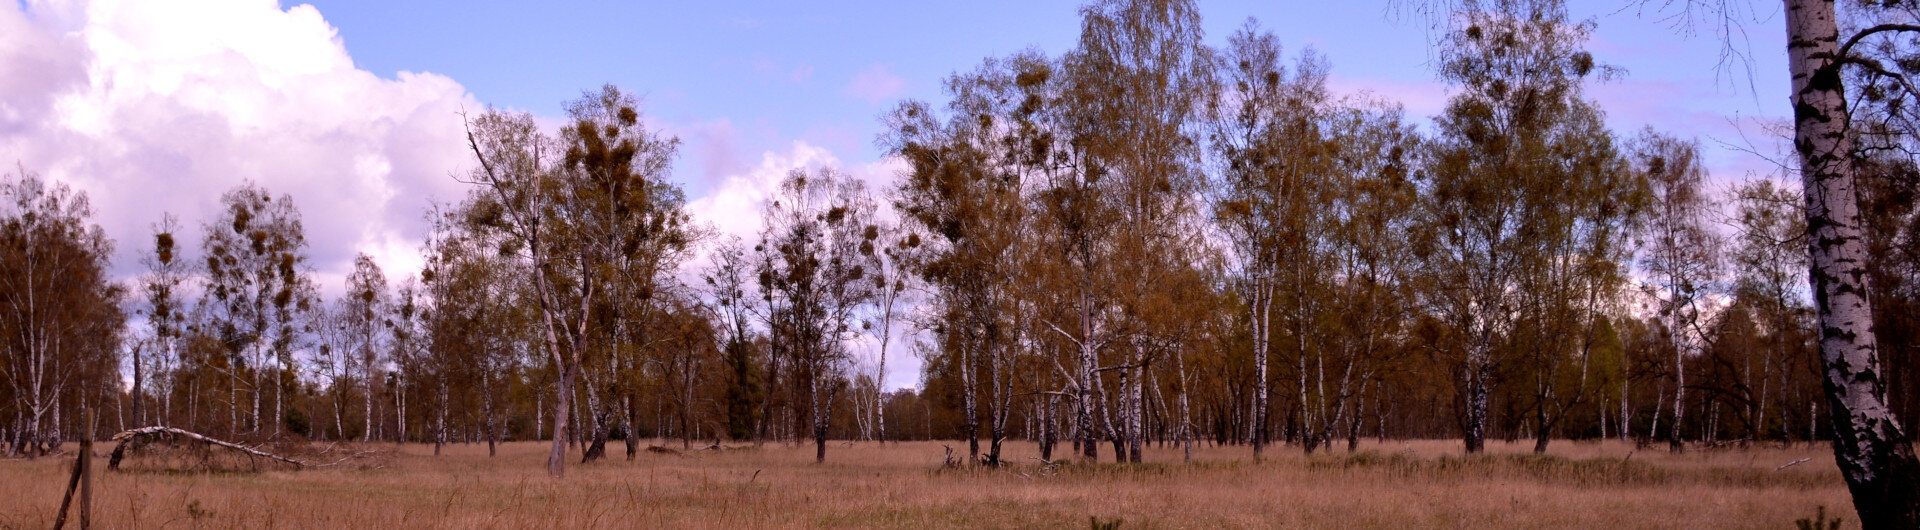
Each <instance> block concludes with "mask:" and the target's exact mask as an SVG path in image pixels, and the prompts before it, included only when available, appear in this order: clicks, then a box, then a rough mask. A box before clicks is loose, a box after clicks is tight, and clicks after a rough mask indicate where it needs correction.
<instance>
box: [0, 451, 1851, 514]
mask: <svg viewBox="0 0 1920 530" xmlns="http://www.w3.org/2000/svg"><path fill="white" fill-rule="evenodd" d="M941 445H942V444H940V443H936V442H921V443H904V444H889V445H886V446H884V447H882V446H879V445H876V444H872V443H862V444H854V445H851V446H849V445H846V444H844V443H835V444H834V445H833V446H832V447H831V448H830V450H829V453H828V461H827V462H826V463H825V464H814V463H812V448H811V447H810V446H792V447H788V446H784V445H780V444H768V445H766V446H763V447H759V448H752V447H748V448H743V449H733V450H726V451H701V450H694V451H690V452H684V453H682V452H674V451H662V452H652V451H649V452H643V453H642V454H641V455H640V457H639V458H638V459H637V460H635V461H633V462H628V461H625V460H623V459H622V458H621V457H620V456H619V455H616V456H614V457H613V459H612V460H609V461H605V462H600V463H595V464H589V465H584V466H579V465H576V466H573V467H571V468H570V469H569V470H568V476H567V478H566V479H563V480H554V479H550V478H547V477H546V476H545V472H544V467H543V466H542V462H543V461H544V457H545V447H546V446H544V445H543V444H539V443H515V444H508V445H507V446H506V447H505V448H503V450H502V451H501V456H500V457H498V458H491V459H490V458H488V457H487V456H486V449H485V447H483V446H455V447H450V448H449V449H448V450H447V451H446V454H444V455H443V456H440V457H434V456H432V455H431V448H429V447H423V446H408V447H404V448H402V449H401V450H400V453H399V454H398V455H393V456H391V457H387V458H385V459H383V460H382V461H381V463H380V465H376V466H339V467H334V468H326V469H318V470H307V471H290V470H282V469H273V468H263V469H262V470H261V471H257V472H222V473H204V472H155V471H150V470H147V471H134V472H123V473H107V474H103V475H102V476H100V477H98V482H96V483H95V488H96V489H95V493H94V496H95V500H94V503H95V514H94V520H95V521H97V522H99V523H101V524H102V525H103V527H111V528H132V527H155V526H163V527H212V528H282V527H301V528H305V527H333V528H338V527H352V528H475V527H498V528H541V527H561V526H565V527H576V528H577V527H590V528H619V527H625V528H633V527H639V528H665V527H672V528H760V527H817V526H832V527H849V526H851V527H895V528H932V527H969V528H981V527H986V528H995V527H997V528H1016V527H1018V528H1030V527H1041V528H1086V527H1087V525H1088V524H1089V521H1090V520H1095V519H1097V520H1098V521H1101V522H1111V521H1114V520H1119V521H1123V522H1124V524H1123V525H1122V528H1221V527H1229V528H1232V527H1242V528H1267V527H1293V528H1354V527H1362V528H1366V527H1373V528H1408V527H1437V528H1458V527H1522V528H1783V527H1786V528H1790V527H1792V526H1793V524H1794V521H1795V520H1796V519H1800V518H1805V517H1806V516H1807V514H1810V513H1814V511H1815V510H1816V507H1817V506H1828V507H1832V506H1849V503H1848V497H1847V494H1846V491H1845V487H1844V485H1843V484H1842V482H1841V481H1840V478H1839V475H1838V473H1837V472H1836V471H1834V467H1833V464H1832V460H1831V456H1830V455H1828V454H1827V451H1826V450H1825V449H1824V446H1815V447H1794V448H1777V447H1776V448H1755V449H1740V450H1719V451H1708V450H1700V451H1693V452H1689V453H1687V454H1683V455H1670V454H1667V453H1665V452H1663V451H1662V452H1647V451H1642V452H1638V453H1635V452H1633V450H1632V447H1631V446H1630V445H1625V444H1618V443H1613V442H1607V443H1556V444H1555V445H1554V450H1553V451H1552V452H1551V453H1550V454H1548V455H1532V454H1528V453H1526V450H1527V449H1529V448H1530V447H1531V444H1530V443H1523V444H1514V445H1512V446H1507V445H1504V444H1500V443H1494V444H1492V446H1491V447H1490V449H1491V451H1490V453H1489V454H1485V455H1472V456H1462V455H1460V454H1459V451H1458V443H1457V442H1452V441H1411V442H1408V441H1396V442H1388V443H1385V444H1363V445H1362V447H1361V449H1362V450H1361V451H1360V452H1358V453H1353V454H1348V453H1345V452H1342V451H1335V452H1332V453H1323V454H1318V455H1313V456H1310V457H1309V456H1303V455H1300V454H1299V453H1298V452H1297V451H1289V450H1285V449H1281V450H1277V451H1275V452H1273V453H1271V454H1270V456H1269V457H1268V458H1266V459H1264V460H1262V461H1259V462H1254V461H1252V460H1250V459H1249V458H1248V451H1247V449H1245V448H1241V447H1223V448H1212V447H1208V448H1203V449H1199V450H1197V451H1196V452H1195V461H1194V462H1192V463H1183V462H1182V461H1181V459H1180V452H1179V451H1178V450H1177V449H1174V448H1172V447H1168V448H1165V449H1158V448H1150V449H1149V450H1148V452H1147V455H1146V456H1147V463H1144V464H1135V465H1126V464H1111V463H1097V464H1088V463H1077V462H1069V463H1060V464H1055V465H1043V464H1042V463H1040V462H1038V461H1037V459H1036V458H1034V457H1035V456H1037V455H1038V452H1037V450H1036V449H1035V448H1034V447H1033V446H1032V445H1029V444H1021V443H1014V444H1011V446H1010V449H1009V451H1008V452H1009V455H1008V460H1009V461H1010V462H1014V464H1012V465H1009V466H1006V467H1003V468H999V469H986V468H962V469H952V470H943V469H942V468H941V463H942V461H943V460H944V458H945V452H944V450H943V449H942V448H941ZM386 447H391V446H386ZM1799 458H1812V459H1813V461H1811V462H1807V463H1806V464H1803V465H1798V466H1794V467H1791V468H1788V469H1785V470H1779V471H1776V470H1775V468H1776V467H1778V466H1779V465H1781V464H1783V463H1786V462H1790V461H1793V460H1796V459H1799ZM65 465H68V464H66V463H64V459H58V458H46V459H41V460H37V461H6V462H0V484H5V485H6V487H5V491H9V492H11V494H9V495H0V527H26V528H32V527H44V526H46V525H48V524H50V523H51V521H52V518H53V511H54V508H55V507H57V506H58V504H59V500H60V499H59V495H60V487H61V486H63V485H64V482H62V481H61V479H62V478H64V477H62V476H61V473H62V472H63V466H65ZM1846 515H1850V514H1846ZM1843 517H1845V515H1843Z"/></svg>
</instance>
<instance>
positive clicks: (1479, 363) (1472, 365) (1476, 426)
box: [1461, 340, 1493, 453]
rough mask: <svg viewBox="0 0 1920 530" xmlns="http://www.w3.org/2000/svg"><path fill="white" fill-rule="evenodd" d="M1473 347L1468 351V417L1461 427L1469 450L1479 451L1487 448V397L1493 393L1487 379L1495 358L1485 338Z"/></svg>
mask: <svg viewBox="0 0 1920 530" xmlns="http://www.w3.org/2000/svg"><path fill="white" fill-rule="evenodd" d="M1472 348H1473V350H1472V351H1470V352H1468V353H1467V373H1466V378H1467V395H1466V400H1467V402H1466V407H1467V410H1466V413H1467V418H1466V424H1465V425H1462V426H1461V428H1462V430H1463V431H1464V432H1463V436H1462V437H1463V438H1464V439H1465V442H1466V446H1467V452H1468V453H1478V452H1482V451H1485V450H1486V449H1487V398H1488V395H1489V394H1491V389H1490V388H1488V384H1489V381H1487V379H1488V378H1490V377H1491V376H1492V374H1490V373H1489V372H1490V371H1491V370H1492V368H1493V366H1492V365H1493V360H1492V352H1490V351H1488V350H1489V348H1488V347H1487V345H1486V344H1485V341H1484V340H1476V341H1475V344H1474V345H1473V346H1472Z"/></svg>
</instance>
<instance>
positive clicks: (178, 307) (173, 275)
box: [133, 214, 187, 426]
mask: <svg viewBox="0 0 1920 530" xmlns="http://www.w3.org/2000/svg"><path fill="white" fill-rule="evenodd" d="M179 231H180V223H179V221H178V220H176V219H175V218H174V216H173V214H165V215H162V216H161V218H160V222H159V223H158V224H155V225H154V226H153V253H152V254H150V255H146V256H142V257H141V261H142V263H143V264H144V265H146V267H147V274H146V276H145V277H144V278H142V279H141V281H140V289H141V290H142V291H144V292H145V294H146V302H147V308H148V309H147V311H146V316H147V326H148V328H149V330H150V331H149V333H151V334H152V335H151V336H150V337H149V340H148V342H146V343H145V344H143V345H136V346H135V347H134V348H133V423H134V424H135V425H139V426H146V425H150V424H151V425H164V424H166V423H167V419H168V418H170V415H169V413H170V412H171V411H172V407H168V406H162V407H161V412H160V414H159V418H160V420H159V421H149V420H148V419H147V415H146V414H145V409H144V404H145V402H146V400H147V397H146V396H147V391H146V386H145V385H146V382H147V380H148V379H149V377H148V374H149V373H150V372H147V370H146V367H147V365H148V364H149V359H151V360H152V361H153V364H156V365H157V366H158V367H162V368H165V367H168V366H171V360H172V359H174V358H175V357H174V356H175V351H174V349H175V347H176V346H177V345H178V343H179V340H180V335H181V332H182V331H183V330H182V329H181V328H182V327H183V326H184V320H185V318H184V317H185V315H184V314H183V313H184V311H182V309H183V302H184V300H183V297H182V295H181V293H180V292H179V290H180V288H181V286H182V284H184V283H185V282H186V280H187V271H186V268H187V265H186V261H185V260H182V259H179V248H178V242H177V240H176V236H175V233H176V232H179ZM148 348H151V350H152V351H151V353H149V354H148V355H149V357H148V358H147V359H142V358H141V357H142V356H141V353H142V351H143V350H145V349H148ZM161 371H164V370H161ZM160 395H161V396H162V400H161V403H167V402H168V401H169V400H167V399H166V397H167V396H170V395H171V392H167V391H162V392H161V393H160Z"/></svg>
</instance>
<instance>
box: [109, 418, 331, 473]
mask: <svg viewBox="0 0 1920 530" xmlns="http://www.w3.org/2000/svg"><path fill="white" fill-rule="evenodd" d="M163 434H171V435H174V436H180V437H183V438H186V439H189V440H193V441H197V442H201V443H205V444H209V445H218V446H221V447H225V448H228V449H232V450H235V451H239V452H242V453H246V454H248V455H252V456H257V457H261V458H267V459H272V460H278V461H281V462H286V463H288V464H292V465H293V467H294V468H296V469H298V468H305V467H307V463H306V462H301V461H299V460H294V459H292V458H287V457H284V456H280V455H276V454H273V453H269V452H265V451H261V450H258V449H254V448H252V447H247V446H244V445H240V444H237V443H233V442H228V441H225V440H216V439H213V438H208V437H206V436H202V435H200V434H199V433H196V432H193V431H188V430H185V429H176V428H173V427H160V426H154V427H141V428H138V429H133V430H129V431H125V432H121V433H120V434H115V435H113V441H116V442H120V443H118V444H115V445H114V446H113V458H111V459H110V460H108V461H107V469H111V470H118V469H120V459H121V458H122V457H124V456H126V450H127V444H128V443H129V442H132V441H133V440H135V439H138V438H140V437H144V436H160V435H163Z"/></svg>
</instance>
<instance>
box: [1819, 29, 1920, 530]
mask: <svg viewBox="0 0 1920 530" xmlns="http://www.w3.org/2000/svg"><path fill="white" fill-rule="evenodd" d="M1786 11H1787V35H1788V38H1787V52H1788V57H1789V60H1788V62H1787V65H1788V69H1789V71H1790V72H1791V74H1792V78H1793V102H1794V147H1795V148H1796V150H1797V151H1798V152H1799V154H1800V159H1801V165H1800V167H1801V182H1802V184H1803V185H1804V186H1805V195H1806V201H1807V235H1808V238H1807V239H1808V250H1809V257H1810V260H1809V264H1810V265H1811V267H1810V269H1811V270H1810V271H1809V274H1808V275H1807V277H1808V279H1809V283H1811V285H1812V290H1813V297H1814V306H1815V311H1816V313H1817V316H1818V320H1819V330H1820V362H1821V365H1822V368H1823V371H1822V373H1823V375H1824V376H1825V377H1823V378H1822V379H1823V383H1824V385H1823V386H1824V387H1825V389H1826V394H1827V406H1828V409H1829V414H1828V417H1829V422H1830V423H1831V424H1832V426H1833V434H1834V436H1833V453H1834V460H1835V461H1836V462H1837V463H1838V464H1839V466H1840V470H1841V475H1842V476H1844V477H1845V478H1846V480H1847V488H1848V489H1849V490H1850V491H1851V492H1852V493H1853V506H1854V509H1855V510H1858V511H1859V515H1860V524H1861V526H1862V527H1863V528H1920V461H1916V460H1915V457H1914V453H1913V445H1912V443H1911V442H1910V441H1908V440H1907V438H1906V434H1905V433H1904V432H1903V431H1902V428H1901V426H1900V423H1899V421H1898V420H1897V419H1896V418H1894V416H1893V413H1892V411H1891V410H1890V409H1888V407H1887V404H1886V394H1885V388H1884V387H1883V384H1884V383H1883V380H1882V376H1881V373H1880V355H1879V351H1878V345H1877V344H1876V342H1875V337H1874V330H1873V307H1872V305H1871V303H1870V301H1869V298H1868V297H1867V289H1866V287H1867V286H1866V275H1865V273H1866V270H1865V265H1866V259H1867V256H1866V244H1865V241H1864V240H1863V238H1862V235H1861V233H1862V231H1861V228H1860V224H1859V208H1860V203H1859V196H1858V192H1857V190H1856V189H1855V187H1854V171H1853V161H1852V158H1851V157H1852V155H1853V153H1852V150H1851V146H1850V145H1849V142H1848V138H1847V127H1848V123H1847V108H1846V99H1845V95H1844V92H1843V91H1842V88H1841V75H1840V73H1841V72H1840V67H1841V63H1840V62H1839V61H1838V59H1839V57H1837V55H1838V52H1839V49H1838V40H1839V28H1838V26H1837V25H1836V22H1835V19H1834V2H1833V1H1832V0H1787V3H1786Z"/></svg>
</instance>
